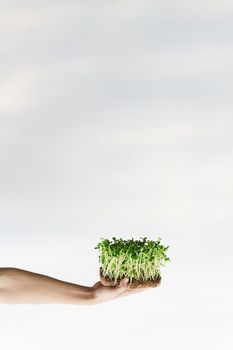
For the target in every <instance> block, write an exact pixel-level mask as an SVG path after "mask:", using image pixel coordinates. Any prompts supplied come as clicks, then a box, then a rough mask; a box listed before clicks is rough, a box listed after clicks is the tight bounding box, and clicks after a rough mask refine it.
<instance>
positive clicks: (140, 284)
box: [100, 268, 161, 289]
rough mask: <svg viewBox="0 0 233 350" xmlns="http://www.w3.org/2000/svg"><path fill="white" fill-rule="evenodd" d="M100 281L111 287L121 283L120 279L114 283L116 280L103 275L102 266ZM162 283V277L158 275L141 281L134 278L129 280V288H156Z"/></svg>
mask: <svg viewBox="0 0 233 350" xmlns="http://www.w3.org/2000/svg"><path fill="white" fill-rule="evenodd" d="M100 281H101V283H102V285H103V286H109V287H115V286H118V285H119V283H120V280H119V279H118V280H117V282H116V283H114V281H113V280H111V279H110V278H109V277H108V276H106V277H104V276H103V275H102V269H101V268H100ZM160 283H161V277H157V278H156V279H154V280H147V281H139V280H136V279H133V280H132V281H131V283H129V282H128V284H127V289H141V288H155V287H157V286H159V285H160Z"/></svg>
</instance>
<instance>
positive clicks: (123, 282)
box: [117, 277, 129, 291]
mask: <svg viewBox="0 0 233 350" xmlns="http://www.w3.org/2000/svg"><path fill="white" fill-rule="evenodd" d="M128 281H129V279H128V278H127V277H124V278H122V280H121V281H120V283H119V285H118V287H117V288H118V290H119V291H123V290H125V289H126V286H127V283H128Z"/></svg>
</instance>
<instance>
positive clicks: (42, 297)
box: [0, 268, 93, 305]
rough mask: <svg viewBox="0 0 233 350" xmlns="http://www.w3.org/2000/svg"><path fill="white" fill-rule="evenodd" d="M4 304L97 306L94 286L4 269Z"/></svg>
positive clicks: (0, 299)
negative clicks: (95, 304)
mask: <svg viewBox="0 0 233 350" xmlns="http://www.w3.org/2000/svg"><path fill="white" fill-rule="evenodd" d="M0 303H7V304H48V303H56V304H80V305H81V304H85V305H90V304H93V290H92V287H86V286H80V285H78V284H74V283H69V282H65V281H61V280H58V279H55V278H52V277H49V276H46V275H42V274H38V273H34V272H30V271H26V270H21V269H17V268H0Z"/></svg>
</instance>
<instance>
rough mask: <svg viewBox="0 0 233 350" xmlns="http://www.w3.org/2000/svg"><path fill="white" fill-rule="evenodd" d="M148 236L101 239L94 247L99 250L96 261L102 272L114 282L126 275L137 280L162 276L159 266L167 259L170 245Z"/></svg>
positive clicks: (163, 264)
mask: <svg viewBox="0 0 233 350" xmlns="http://www.w3.org/2000/svg"><path fill="white" fill-rule="evenodd" d="M160 241H161V238H158V239H157V241H152V240H149V239H148V238H147V237H144V238H140V239H139V240H134V239H133V238H132V239H128V240H123V239H122V238H119V239H117V238H116V237H113V238H112V240H109V239H105V238H101V242H99V243H98V244H97V246H96V247H95V249H98V250H99V262H100V263H101V269H102V275H103V276H104V277H106V276H107V277H109V278H110V279H111V280H114V281H115V282H116V281H117V279H121V278H123V277H128V278H129V280H130V283H131V282H132V280H133V279H136V280H139V281H145V280H154V279H156V278H158V277H160V275H161V270H160V268H161V266H165V263H166V262H167V261H170V259H169V258H168V256H167V255H166V251H167V249H168V248H169V246H167V247H165V246H163V245H162V244H161V243H160Z"/></svg>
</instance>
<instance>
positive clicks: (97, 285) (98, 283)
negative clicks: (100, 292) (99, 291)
mask: <svg viewBox="0 0 233 350" xmlns="http://www.w3.org/2000/svg"><path fill="white" fill-rule="evenodd" d="M99 286H102V284H101V282H100V281H98V282H96V283H95V284H94V285H93V286H92V288H94V289H96V288H98V287H99Z"/></svg>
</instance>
